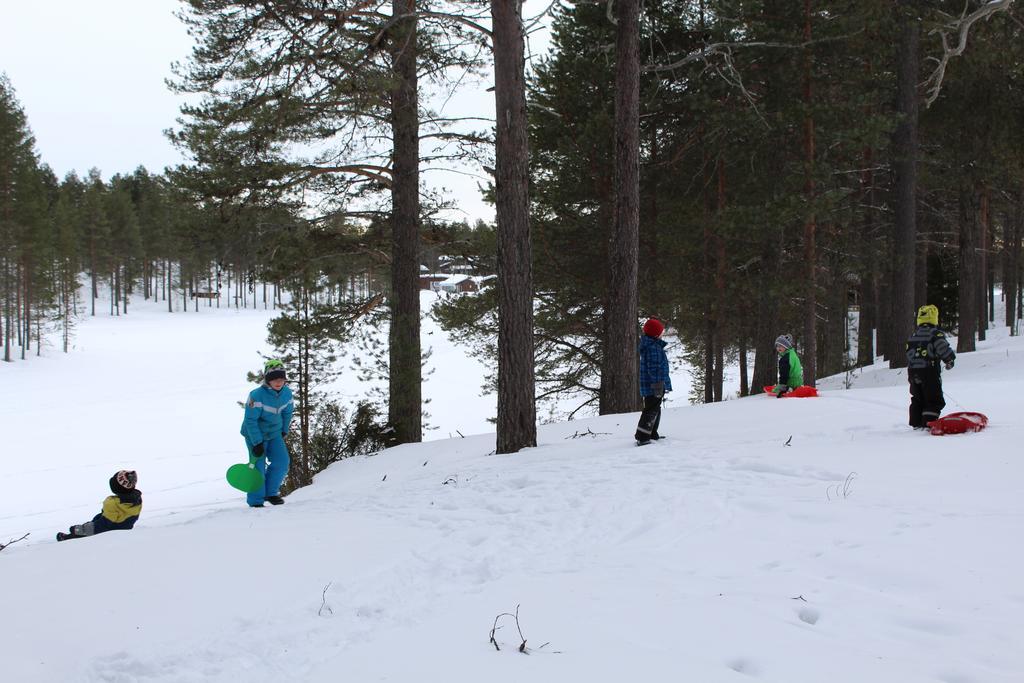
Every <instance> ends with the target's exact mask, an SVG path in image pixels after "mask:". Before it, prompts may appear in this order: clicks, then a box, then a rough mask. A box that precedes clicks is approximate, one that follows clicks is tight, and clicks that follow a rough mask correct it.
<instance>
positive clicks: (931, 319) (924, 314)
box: [917, 305, 939, 326]
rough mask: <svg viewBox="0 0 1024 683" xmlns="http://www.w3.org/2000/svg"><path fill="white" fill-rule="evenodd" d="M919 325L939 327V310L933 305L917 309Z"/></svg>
mask: <svg viewBox="0 0 1024 683" xmlns="http://www.w3.org/2000/svg"><path fill="white" fill-rule="evenodd" d="M917 324H918V325H935V326H938V324H939V309H938V308H936V307H935V306H932V305H925V306H922V307H921V308H919V309H917Z"/></svg>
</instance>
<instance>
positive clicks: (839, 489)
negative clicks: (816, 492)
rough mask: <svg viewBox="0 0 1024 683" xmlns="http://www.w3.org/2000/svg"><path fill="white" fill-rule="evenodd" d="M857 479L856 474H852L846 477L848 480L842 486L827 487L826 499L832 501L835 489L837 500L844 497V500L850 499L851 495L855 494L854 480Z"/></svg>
mask: <svg viewBox="0 0 1024 683" xmlns="http://www.w3.org/2000/svg"><path fill="white" fill-rule="evenodd" d="M856 478H857V473H856V472H850V473H849V474H847V475H846V479H845V480H844V481H843V483H842V484H829V485H828V486H827V487H825V499H826V500H829V501H831V500H832V489H833V488H834V489H835V495H836V498H837V499H838V498H840V497H842V498H843V499H844V500H845V499H847V498H849V497H850V493H852V492H853V480H854V479H856Z"/></svg>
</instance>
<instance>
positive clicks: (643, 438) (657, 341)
mask: <svg viewBox="0 0 1024 683" xmlns="http://www.w3.org/2000/svg"><path fill="white" fill-rule="evenodd" d="M664 332H665V326H664V325H663V324H661V321H660V320H658V319H657V318H651V319H650V320H648V321H647V322H645V323H644V336H643V337H642V338H641V339H640V349H639V350H640V396H641V397H642V398H643V400H644V409H643V412H642V413H640V423H639V424H638V425H637V426H636V435H635V436H636V443H637V445H638V446H643V445H645V444H648V443H650V442H651V441H657V440H658V439H660V438H661V436H659V435H658V425H659V424H660V423H661V401H662V399H663V398H664V397H665V392H667V391H672V379H671V378H670V377H669V376H668V354H666V353H665V345H666V344H667V342H666V341H665V340H663V339H661V335H662V333H664Z"/></svg>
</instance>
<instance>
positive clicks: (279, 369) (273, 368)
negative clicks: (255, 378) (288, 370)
mask: <svg viewBox="0 0 1024 683" xmlns="http://www.w3.org/2000/svg"><path fill="white" fill-rule="evenodd" d="M263 379H264V380H265V381H267V382H269V381H270V380H273V379H284V380H287V379H288V378H287V376H286V375H285V371H284V363H282V362H281V361H279V360H277V359H276V358H271V359H270V360H268V361H267V362H266V363H264V364H263Z"/></svg>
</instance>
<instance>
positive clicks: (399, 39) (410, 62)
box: [254, 0, 423, 443]
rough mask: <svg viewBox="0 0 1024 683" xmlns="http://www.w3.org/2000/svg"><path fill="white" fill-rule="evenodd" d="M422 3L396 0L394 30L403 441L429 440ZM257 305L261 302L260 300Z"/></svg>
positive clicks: (394, 284) (396, 394) (397, 359)
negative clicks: (423, 346) (422, 266)
mask: <svg viewBox="0 0 1024 683" xmlns="http://www.w3.org/2000/svg"><path fill="white" fill-rule="evenodd" d="M415 12H416V2H415V0H393V1H392V14H393V15H394V16H402V15H407V17H408V18H406V19H404V20H402V21H399V22H398V23H397V24H396V25H395V27H394V28H393V29H392V42H391V49H392V53H393V57H392V63H393V66H392V68H393V70H394V72H395V77H396V78H395V89H394V90H393V91H392V92H391V130H392V136H393V141H394V171H393V179H392V186H391V202H392V214H391V221H392V224H391V254H392V259H391V297H392V301H391V328H390V379H389V398H388V421H389V423H390V424H391V426H392V427H394V429H395V435H394V438H395V439H396V441H397V443H409V442H417V441H422V440H423V418H422V414H423V408H422V362H423V360H422V356H421V353H420V288H419V258H420V229H419V219H420V199H419V198H420V194H419V192H420V181H419V163H420V146H419V111H418V106H419V105H418V102H419V97H418V92H417V88H418V82H417V77H416V34H417V21H416V16H415ZM254 305H255V303H254Z"/></svg>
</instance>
